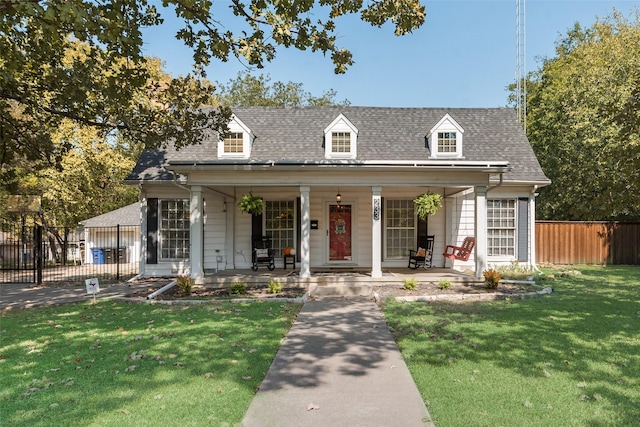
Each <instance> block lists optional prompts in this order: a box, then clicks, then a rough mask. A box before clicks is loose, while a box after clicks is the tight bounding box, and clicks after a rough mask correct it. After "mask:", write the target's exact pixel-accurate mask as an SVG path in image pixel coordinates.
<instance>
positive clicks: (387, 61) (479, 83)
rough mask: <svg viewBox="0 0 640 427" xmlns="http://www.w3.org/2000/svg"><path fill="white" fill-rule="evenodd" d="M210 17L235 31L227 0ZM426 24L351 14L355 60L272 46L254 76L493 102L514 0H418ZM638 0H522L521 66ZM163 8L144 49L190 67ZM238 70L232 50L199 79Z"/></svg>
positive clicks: (503, 98) (363, 96)
mask: <svg viewBox="0 0 640 427" xmlns="http://www.w3.org/2000/svg"><path fill="white" fill-rule="evenodd" d="M214 3H215V4H216V7H217V8H219V10H220V12H219V15H216V17H217V19H218V20H219V21H220V22H222V23H223V24H225V25H227V26H229V29H232V30H233V29H234V26H233V25H235V23H236V22H238V21H237V20H238V18H236V17H233V16H232V15H231V14H230V13H228V11H227V9H228V5H229V0H219V1H215V0H214ZM422 3H423V4H425V5H426V11H427V18H426V21H425V24H424V25H423V26H422V27H421V28H420V29H418V30H417V31H415V32H414V33H412V34H410V35H407V36H403V37H396V36H394V34H393V28H392V27H391V26H385V27H383V28H374V27H371V26H369V25H368V24H366V23H364V22H361V21H360V20H359V19H358V18H357V17H356V16H354V17H349V18H346V19H341V20H340V21H338V34H339V40H338V44H339V45H340V46H341V47H345V48H347V49H349V50H351V52H352V53H353V57H354V60H355V64H354V65H353V66H352V67H351V68H349V70H348V71H347V73H346V74H343V75H335V74H334V73H333V64H332V63H331V59H330V58H329V57H324V56H322V54H320V53H313V52H310V51H308V52H300V51H297V50H295V49H284V48H280V50H279V51H278V53H277V58H276V60H274V61H273V62H271V63H268V64H267V65H266V66H265V67H264V68H263V69H262V70H254V71H253V73H254V74H265V75H269V76H270V78H271V82H272V83H273V82H275V81H282V82H289V81H291V82H296V83H302V84H303V87H304V89H305V90H306V91H308V92H311V93H312V94H313V95H315V96H320V95H321V94H322V93H324V92H325V91H327V90H330V89H334V90H336V91H337V99H338V100H343V99H348V100H349V101H350V102H351V105H357V106H382V107H502V106H505V105H506V104H507V96H508V93H507V90H506V87H507V86H508V85H509V84H510V83H512V82H514V81H515V73H516V1H515V0H492V1H487V0H476V1H473V0H436V1H429V0H423V1H422ZM637 6H638V3H637V2H634V1H628V0H598V1H588V0H563V1H558V0H553V1H551V0H527V2H526V20H525V22H526V53H527V57H526V68H527V71H532V70H535V69H537V68H539V66H540V58H543V57H552V56H554V55H555V42H556V41H557V40H558V38H559V37H561V36H563V35H565V34H566V32H567V30H568V29H569V28H571V27H573V24H574V23H575V22H579V23H580V24H581V25H582V26H583V27H590V26H591V25H592V24H593V23H594V22H595V20H596V17H599V18H603V17H606V16H608V15H610V14H611V13H612V11H613V9H614V8H615V9H617V10H619V11H620V12H622V13H623V14H624V15H625V16H630V11H631V10H632V9H633V8H634V7H637ZM170 13H172V12H171V11H165V12H164V13H163V16H164V17H166V18H167V19H166V21H165V23H164V24H163V26H161V27H159V28H153V29H148V30H145V34H144V37H145V46H144V49H145V54H146V55H150V56H156V57H159V58H160V59H162V60H163V61H164V62H165V70H166V71H167V72H169V73H171V74H173V75H180V74H182V75H184V74H187V73H189V72H190V70H191V62H192V61H191V51H190V50H189V49H188V48H186V47H184V46H183V45H182V43H181V42H179V41H177V40H175V38H174V34H175V32H176V30H177V29H178V28H179V22H176V21H175V19H174V20H172V19H169V18H171V17H170ZM245 69H246V65H245V64H242V63H240V62H238V61H237V60H236V59H235V58H231V59H230V60H229V61H228V62H226V63H223V62H218V61H215V62H212V64H211V66H209V67H208V68H207V73H208V78H209V79H210V80H212V81H214V82H220V83H223V84H226V83H227V82H228V81H229V80H230V79H233V78H235V77H236V76H237V74H238V72H240V71H243V70H245Z"/></svg>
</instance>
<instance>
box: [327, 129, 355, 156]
mask: <svg viewBox="0 0 640 427" xmlns="http://www.w3.org/2000/svg"><path fill="white" fill-rule="evenodd" d="M349 152H351V134H350V133H349V132H331V153H333V154H337V153H349Z"/></svg>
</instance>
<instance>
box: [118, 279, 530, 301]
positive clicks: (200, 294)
mask: <svg viewBox="0 0 640 427" xmlns="http://www.w3.org/2000/svg"><path fill="white" fill-rule="evenodd" d="M170 281H171V279H166V278H148V279H141V280H140V281H136V282H134V283H135V284H137V285H140V284H144V285H147V286H146V287H140V286H136V288H137V289H136V290H133V291H132V292H131V293H130V294H128V295H126V296H127V297H128V298H140V299H146V298H147V296H148V295H149V294H151V293H153V292H155V291H157V290H158V289H160V288H161V287H162V286H164V285H166V284H168V283H169V282H170ZM268 290H269V288H268V287H267V286H260V287H250V288H247V293H246V294H242V295H238V294H232V293H230V292H229V289H228V288H212V287H201V286H196V287H194V289H193V291H192V292H191V295H189V296H182V295H181V294H180V288H179V287H178V286H174V287H172V288H170V289H169V290H167V291H165V292H163V293H162V294H160V295H157V296H156V297H155V298H154V299H156V300H193V299H229V298H267V299H268V298H300V297H302V296H303V295H304V294H305V293H306V289H305V288H296V287H291V288H284V289H283V290H282V292H279V293H277V294H271V293H269V292H268ZM373 290H374V292H376V293H377V294H378V295H379V296H380V297H381V298H387V297H398V296H419V295H455V294H493V293H496V292H499V293H502V294H507V295H518V294H523V293H526V292H532V291H536V290H538V289H537V288H536V287H533V286H529V285H520V284H500V285H499V286H498V289H489V288H487V287H486V286H485V285H483V284H476V283H473V284H453V283H452V284H451V285H450V288H448V289H440V288H439V285H438V283H435V282H423V283H418V285H417V288H416V289H415V290H412V291H411V290H407V289H404V288H403V285H402V284H401V283H387V284H384V285H382V284H380V285H376V286H374V287H373Z"/></svg>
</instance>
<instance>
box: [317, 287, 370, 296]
mask: <svg viewBox="0 0 640 427" xmlns="http://www.w3.org/2000/svg"><path fill="white" fill-rule="evenodd" d="M309 295H310V296H324V297H327V296H364V297H368V296H371V295H373V287H372V286H371V285H366V284H357V285H356V284H343V285H309Z"/></svg>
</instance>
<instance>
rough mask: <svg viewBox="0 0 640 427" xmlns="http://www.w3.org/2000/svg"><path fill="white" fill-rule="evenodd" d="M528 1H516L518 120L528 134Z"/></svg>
mask: <svg viewBox="0 0 640 427" xmlns="http://www.w3.org/2000/svg"><path fill="white" fill-rule="evenodd" d="M525 1H526V0H516V96H517V99H516V104H517V107H518V118H519V119H520V124H522V128H523V129H524V131H525V133H526V132H527V49H526V29H527V28H526V23H525V18H526V6H525Z"/></svg>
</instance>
